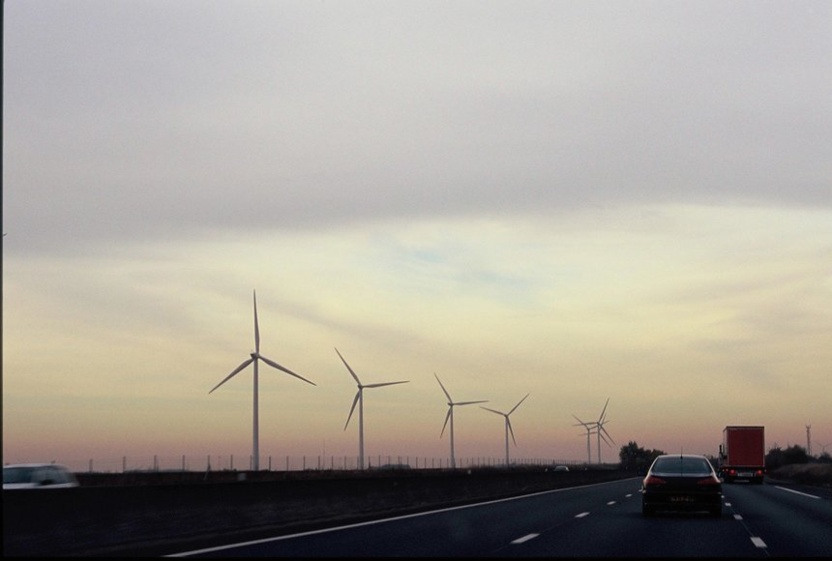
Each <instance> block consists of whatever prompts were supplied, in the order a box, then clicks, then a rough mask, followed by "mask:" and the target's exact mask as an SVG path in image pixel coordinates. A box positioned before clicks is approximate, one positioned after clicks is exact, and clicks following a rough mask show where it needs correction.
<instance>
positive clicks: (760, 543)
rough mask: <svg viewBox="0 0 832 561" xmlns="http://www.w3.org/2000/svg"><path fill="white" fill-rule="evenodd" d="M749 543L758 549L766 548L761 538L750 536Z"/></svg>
mask: <svg viewBox="0 0 832 561" xmlns="http://www.w3.org/2000/svg"><path fill="white" fill-rule="evenodd" d="M751 543H753V544H754V545H755V546H757V547H758V548H759V549H765V548H767V547H768V546H767V545H766V542H764V541H763V540H762V539H761V538H758V537H757V536H751Z"/></svg>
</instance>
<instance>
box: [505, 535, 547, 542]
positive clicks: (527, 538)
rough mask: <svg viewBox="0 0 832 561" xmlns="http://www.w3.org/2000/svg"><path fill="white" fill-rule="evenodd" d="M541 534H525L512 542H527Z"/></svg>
mask: <svg viewBox="0 0 832 561" xmlns="http://www.w3.org/2000/svg"><path fill="white" fill-rule="evenodd" d="M539 535H540V534H528V535H526V536H523V537H522V538H517V539H516V540H514V541H513V542H511V543H523V542H527V541H529V540H533V539H535V538H536V537H537V536H539Z"/></svg>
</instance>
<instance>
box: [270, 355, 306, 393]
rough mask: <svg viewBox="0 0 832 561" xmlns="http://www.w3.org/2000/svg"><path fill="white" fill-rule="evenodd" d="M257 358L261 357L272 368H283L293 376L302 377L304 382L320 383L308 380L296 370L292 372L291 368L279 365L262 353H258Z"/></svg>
mask: <svg viewBox="0 0 832 561" xmlns="http://www.w3.org/2000/svg"><path fill="white" fill-rule="evenodd" d="M257 358H259V359H260V360H262V361H263V362H265V363H266V364H268V365H269V366H271V367H272V368H277V369H278V370H282V371H283V372H285V373H286V374H291V375H292V376H294V377H295V378H300V379H301V380H303V381H304V382H306V383H307V384H312V385H313V386H317V385H318V384H316V383H315V382H310V381H309V380H307V379H306V378H304V377H303V376H301V375H300V374H295V373H294V372H292V371H291V370H289V369H288V368H286V367H285V366H280V365H279V364H278V363H276V362H275V361H273V360H270V359H268V358H266V357H264V356H263V355H261V354H258V355H257Z"/></svg>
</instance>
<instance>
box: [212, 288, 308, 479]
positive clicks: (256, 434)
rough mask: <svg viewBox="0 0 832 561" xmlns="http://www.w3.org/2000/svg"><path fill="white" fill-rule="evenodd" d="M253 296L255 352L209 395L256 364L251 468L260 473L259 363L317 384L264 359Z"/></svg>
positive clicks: (255, 297) (254, 292)
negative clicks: (261, 351)
mask: <svg viewBox="0 0 832 561" xmlns="http://www.w3.org/2000/svg"><path fill="white" fill-rule="evenodd" d="M253 294H254V352H253V353H251V355H250V358H249V359H248V360H245V361H243V363H242V364H240V366H238V367H237V368H235V369H234V370H232V371H231V374H229V375H228V376H226V377H225V378H224V379H223V381H222V382H220V383H219V384H217V385H216V386H214V388H213V389H212V390H211V391H210V392H208V393H209V394H210V393H213V391H214V390H215V389H217V388H218V387H220V386H221V385H223V384H224V383H226V382H227V381H228V380H230V379H231V378H233V377H234V376H236V375H237V374H238V373H240V372H241V371H242V370H243V369H245V368H246V367H247V366H248V365H249V364H252V363H254V407H253V409H254V421H253V425H254V427H253V430H252V433H253V435H252V440H253V445H252V453H251V457H252V460H251V461H252V465H251V467H252V470H254V471H258V470H259V469H260V427H259V416H260V415H259V409H258V393H259V380H258V378H259V372H258V363H259V362H260V361H261V360H262V361H263V362H265V363H266V364H268V365H269V366H271V367H272V368H276V369H278V370H282V371H283V372H285V373H286V374H291V375H292V376H294V377H295V378H300V379H301V380H303V381H304V382H306V383H308V384H312V385H313V386H315V385H316V384H315V383H314V382H310V381H309V380H307V379H306V378H304V377H303V376H301V375H300V374H295V373H294V372H292V371H291V370H289V369H288V368H286V367H284V366H281V365H279V364H278V363H276V362H274V361H273V360H270V359H268V358H266V357H264V356H263V355H261V354H260V326H259V325H258V323H257V292H256V291H253Z"/></svg>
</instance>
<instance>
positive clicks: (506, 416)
mask: <svg viewBox="0 0 832 561" xmlns="http://www.w3.org/2000/svg"><path fill="white" fill-rule="evenodd" d="M526 397H529V394H526ZM526 397H524V398H523V399H521V400H520V401H518V402H517V405H515V406H514V407H512V408H511V411H509V412H508V413H503V412H502V411H497V410H496V409H489V408H488V407H483V406H482V405H480V408H481V409H485V410H486V411H491V412H492V413H496V414H497V415H502V416H503V417H505V420H506V422H505V425H506V467H509V465H510V464H509V458H508V435H509V433H511V439H512V440H513V441H514V445H515V446H517V440H516V439H515V438H514V429H512V428H511V420H510V419H509V415H511V414H512V413H514V410H515V409H517V408H518V407H520V404H521V403H523V402H524V401H525V400H526Z"/></svg>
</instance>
